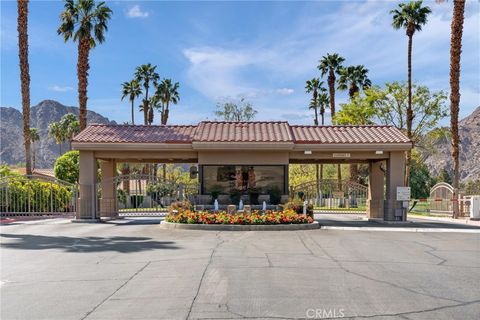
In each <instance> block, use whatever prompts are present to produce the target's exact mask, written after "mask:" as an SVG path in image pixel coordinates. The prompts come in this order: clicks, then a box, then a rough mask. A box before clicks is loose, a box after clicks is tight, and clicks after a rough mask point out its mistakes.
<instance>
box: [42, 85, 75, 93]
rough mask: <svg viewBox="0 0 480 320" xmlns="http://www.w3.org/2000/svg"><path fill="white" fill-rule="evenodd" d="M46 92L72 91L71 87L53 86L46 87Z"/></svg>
mask: <svg viewBox="0 0 480 320" xmlns="http://www.w3.org/2000/svg"><path fill="white" fill-rule="evenodd" d="M48 90H50V91H55V92H67V91H71V90H73V87H70V86H59V85H56V84H55V85H53V86H50V87H48Z"/></svg>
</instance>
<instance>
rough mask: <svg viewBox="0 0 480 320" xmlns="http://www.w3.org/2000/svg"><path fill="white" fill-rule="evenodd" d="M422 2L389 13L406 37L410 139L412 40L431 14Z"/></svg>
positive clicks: (412, 2)
mask: <svg viewBox="0 0 480 320" xmlns="http://www.w3.org/2000/svg"><path fill="white" fill-rule="evenodd" d="M422 3H423V1H410V2H407V3H400V4H399V5H398V7H399V8H398V9H395V10H392V11H390V13H391V14H392V15H393V22H392V25H393V27H394V28H395V29H400V28H404V29H405V31H406V34H407V36H408V106H407V119H406V120H407V121H406V125H407V136H408V138H409V139H412V122H413V110H412V40H413V35H414V33H415V32H416V31H421V30H422V26H423V25H425V24H426V23H427V16H428V14H429V13H431V12H432V10H430V8H429V7H422ZM411 159H412V152H411V151H407V163H406V166H405V171H406V172H405V184H406V185H408V184H409V179H410V162H411Z"/></svg>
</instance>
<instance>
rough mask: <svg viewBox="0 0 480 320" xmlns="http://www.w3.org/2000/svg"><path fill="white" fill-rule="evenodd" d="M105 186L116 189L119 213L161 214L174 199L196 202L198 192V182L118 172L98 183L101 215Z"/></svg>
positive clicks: (98, 204) (121, 214) (126, 214)
mask: <svg viewBox="0 0 480 320" xmlns="http://www.w3.org/2000/svg"><path fill="white" fill-rule="evenodd" d="M103 188H109V189H110V188H111V189H110V190H111V193H114V195H115V196H114V197H115V200H114V201H115V203H114V210H115V211H116V212H118V215H119V216H152V215H154V216H155V215H162V214H165V213H166V212H167V207H168V206H169V205H170V204H171V203H172V202H175V201H181V200H185V199H186V200H189V201H192V202H193V200H194V198H195V196H196V195H197V194H198V183H192V184H182V183H179V182H177V181H171V180H165V181H164V180H162V179H161V178H159V177H156V176H154V175H149V174H128V175H119V176H116V177H114V178H110V179H107V180H104V181H101V182H99V183H97V187H96V194H97V212H99V213H100V215H102V214H103V213H104V212H103V211H105V209H104V208H103V206H102V201H105V200H104V197H105V195H106V194H107V193H106V192H105V191H104V190H102V189H103ZM112 191H113V192H112ZM110 209H111V207H110Z"/></svg>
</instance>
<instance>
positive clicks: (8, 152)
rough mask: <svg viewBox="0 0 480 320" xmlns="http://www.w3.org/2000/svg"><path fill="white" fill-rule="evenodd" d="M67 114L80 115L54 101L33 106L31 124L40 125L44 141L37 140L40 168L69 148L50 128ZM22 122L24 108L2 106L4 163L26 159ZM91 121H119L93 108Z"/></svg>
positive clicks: (0, 150)
mask: <svg viewBox="0 0 480 320" xmlns="http://www.w3.org/2000/svg"><path fill="white" fill-rule="evenodd" d="M67 113H73V114H75V115H78V108H77V107H67V106H64V105H62V104H61V103H59V102H57V101H53V100H44V101H42V102H40V103H39V104H38V105H36V106H33V107H32V108H31V112H30V121H31V122H30V126H31V127H32V128H37V129H38V132H39V135H40V141H38V142H36V143H35V149H36V152H35V154H36V168H52V167H53V163H54V162H55V159H56V158H58V156H59V155H60V148H62V151H63V152H64V151H65V150H67V149H68V145H67V144H63V145H62V146H59V145H58V144H55V141H54V140H53V139H52V138H49V137H48V131H47V128H48V125H49V124H50V123H52V122H55V121H59V120H60V118H61V117H62V116H63V115H65V114H67ZM22 121H23V120H22V113H21V111H19V110H17V109H14V108H4V107H2V108H0V163H6V164H17V163H20V162H25V157H24V147H23V133H22V126H23V122H22ZM87 123H112V124H114V123H115V122H113V121H110V120H109V119H107V118H105V117H103V116H102V115H100V114H98V113H96V112H93V111H90V110H89V111H88V113H87Z"/></svg>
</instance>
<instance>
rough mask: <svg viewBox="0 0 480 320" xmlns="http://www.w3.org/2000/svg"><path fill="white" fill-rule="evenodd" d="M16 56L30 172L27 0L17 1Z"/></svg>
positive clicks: (28, 169)
mask: <svg viewBox="0 0 480 320" xmlns="http://www.w3.org/2000/svg"><path fill="white" fill-rule="evenodd" d="M17 10H18V21H17V30H18V57H19V58H20V84H21V90H22V115H23V141H24V146H25V171H26V174H27V175H30V174H32V159H31V154H30V70H29V69H30V67H29V64H28V0H18V1H17Z"/></svg>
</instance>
